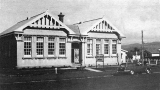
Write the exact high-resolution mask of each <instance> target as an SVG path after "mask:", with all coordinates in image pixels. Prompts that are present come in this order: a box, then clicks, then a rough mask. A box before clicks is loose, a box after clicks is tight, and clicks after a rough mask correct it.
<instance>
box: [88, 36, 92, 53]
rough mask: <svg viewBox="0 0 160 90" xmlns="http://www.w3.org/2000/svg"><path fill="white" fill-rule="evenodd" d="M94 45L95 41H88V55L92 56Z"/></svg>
mask: <svg viewBox="0 0 160 90" xmlns="http://www.w3.org/2000/svg"><path fill="white" fill-rule="evenodd" d="M92 44H93V40H92V39H87V55H92V48H93V47H92Z"/></svg>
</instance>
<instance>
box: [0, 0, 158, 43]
mask: <svg viewBox="0 0 160 90" xmlns="http://www.w3.org/2000/svg"><path fill="white" fill-rule="evenodd" d="M46 10H49V12H51V13H52V14H54V15H58V14H59V13H60V12H62V13H63V14H64V15H65V17H64V23H65V24H73V23H77V22H80V21H86V20H91V19H95V18H100V17H104V16H105V17H106V18H107V19H108V20H109V21H110V22H111V23H112V24H113V25H114V26H115V27H117V28H118V30H119V31H121V32H122V33H123V34H124V35H125V37H126V38H124V39H122V44H132V43H141V31H142V30H143V36H144V43H149V42H155V41H158V42H159V41H160V0H0V33H1V32H2V31H4V30H6V29H8V28H9V27H11V26H13V25H14V24H16V23H17V22H19V21H22V20H24V19H26V18H27V17H31V16H34V15H37V14H39V13H42V12H44V11H46Z"/></svg>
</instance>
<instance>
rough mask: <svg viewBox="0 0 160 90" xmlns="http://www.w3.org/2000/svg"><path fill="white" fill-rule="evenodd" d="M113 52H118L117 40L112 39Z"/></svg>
mask: <svg viewBox="0 0 160 90" xmlns="http://www.w3.org/2000/svg"><path fill="white" fill-rule="evenodd" d="M112 54H117V41H116V40H112Z"/></svg>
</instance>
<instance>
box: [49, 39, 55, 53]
mask: <svg viewBox="0 0 160 90" xmlns="http://www.w3.org/2000/svg"><path fill="white" fill-rule="evenodd" d="M54 42H55V37H48V55H49V56H53V55H54V54H55V49H54V47H55V44H54Z"/></svg>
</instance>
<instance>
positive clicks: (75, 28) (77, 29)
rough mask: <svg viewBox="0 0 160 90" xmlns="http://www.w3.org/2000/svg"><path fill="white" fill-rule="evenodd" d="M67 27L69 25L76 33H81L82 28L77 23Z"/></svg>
mask: <svg viewBox="0 0 160 90" xmlns="http://www.w3.org/2000/svg"><path fill="white" fill-rule="evenodd" d="M67 27H69V28H70V29H71V30H72V31H73V32H74V33H76V34H78V35H80V34H81V33H80V30H79V27H78V26H77V25H67Z"/></svg>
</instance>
